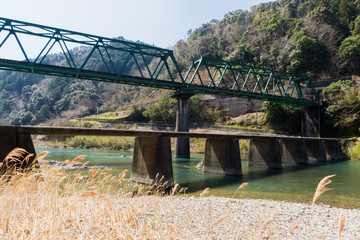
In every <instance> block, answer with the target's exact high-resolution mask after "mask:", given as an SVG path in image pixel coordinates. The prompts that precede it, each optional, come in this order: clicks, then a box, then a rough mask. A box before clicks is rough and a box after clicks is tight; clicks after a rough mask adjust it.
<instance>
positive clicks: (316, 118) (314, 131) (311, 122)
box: [301, 106, 321, 137]
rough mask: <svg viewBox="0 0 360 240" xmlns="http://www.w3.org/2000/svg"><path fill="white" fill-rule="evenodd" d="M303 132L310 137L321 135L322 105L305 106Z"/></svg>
mask: <svg viewBox="0 0 360 240" xmlns="http://www.w3.org/2000/svg"><path fill="white" fill-rule="evenodd" d="M301 128H302V133H303V134H304V135H305V136H308V137H320V130H321V114H320V106H312V107H307V108H304V111H303V115H302V123H301Z"/></svg>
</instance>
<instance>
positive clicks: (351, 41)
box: [339, 35, 360, 74]
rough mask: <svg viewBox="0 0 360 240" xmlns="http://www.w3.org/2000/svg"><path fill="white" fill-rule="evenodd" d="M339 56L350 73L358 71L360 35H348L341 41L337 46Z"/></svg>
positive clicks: (357, 72)
mask: <svg viewBox="0 0 360 240" xmlns="http://www.w3.org/2000/svg"><path fill="white" fill-rule="evenodd" d="M339 52H340V56H341V57H342V58H343V60H344V62H345V64H346V67H347V68H348V70H349V72H350V73H352V74H359V73H360V64H359V63H360V35H356V36H350V37H348V38H346V39H345V40H344V41H342V43H341V46H340V48H339Z"/></svg>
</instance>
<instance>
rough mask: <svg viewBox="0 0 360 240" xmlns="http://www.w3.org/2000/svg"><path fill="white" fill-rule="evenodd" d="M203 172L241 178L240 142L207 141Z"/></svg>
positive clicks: (229, 140) (227, 139) (228, 140)
mask: <svg viewBox="0 0 360 240" xmlns="http://www.w3.org/2000/svg"><path fill="white" fill-rule="evenodd" d="M202 170H203V172H207V173H215V174H225V175H235V176H241V175H242V169H241V158H240V148H239V140H238V139H232V138H226V139H216V138H208V139H206V145H205V153H204V161H203V167H202Z"/></svg>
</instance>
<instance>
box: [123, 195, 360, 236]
mask: <svg viewBox="0 0 360 240" xmlns="http://www.w3.org/2000/svg"><path fill="white" fill-rule="evenodd" d="M144 198H146V199H144ZM122 201H124V202H123V203H122V204H127V205H128V206H131V208H137V209H138V211H137V212H138V215H137V216H138V221H140V222H141V221H144V222H149V221H151V222H153V223H154V228H155V226H156V223H157V222H162V223H164V221H165V222H166V223H167V224H168V225H169V226H170V227H174V228H175V229H181V232H182V233H183V234H184V235H185V236H189V239H211V238H214V239H355V240H356V239H360V210H359V209H353V210H351V209H350V210H349V209H340V208H331V207H330V206H326V205H313V206H312V205H307V204H299V203H289V202H280V201H272V200H248V199H229V198H218V197H201V198H195V197H153V196H146V197H135V198H130V199H123V200H122ZM160 232H161V231H160ZM186 232H187V233H186ZM339 232H340V238H339ZM183 234H181V235H182V236H184V235H183ZM162 237H167V238H169V237H172V236H162ZM174 237H175V238H176V236H174Z"/></svg>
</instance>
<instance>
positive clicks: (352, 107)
mask: <svg viewBox="0 0 360 240" xmlns="http://www.w3.org/2000/svg"><path fill="white" fill-rule="evenodd" d="M323 97H324V101H325V102H326V104H327V107H326V108H325V117H326V121H327V124H328V125H330V126H332V127H337V128H338V129H339V130H340V134H345V135H349V134H355V133H358V132H359V127H360V120H359V117H360V88H359V87H358V86H357V85H354V84H353V82H352V81H351V80H346V81H338V82H336V83H332V84H330V85H329V86H328V87H326V88H325V89H324V90H323Z"/></svg>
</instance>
